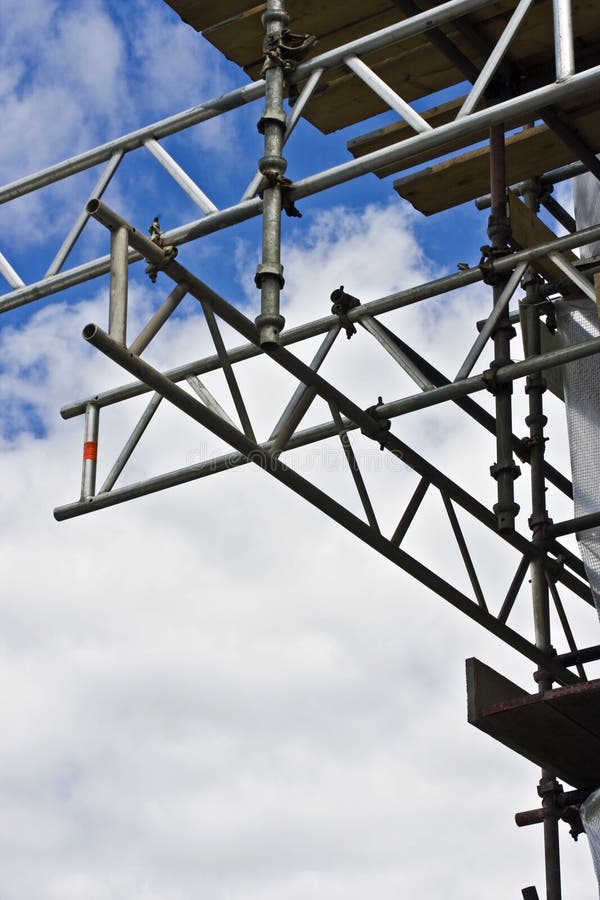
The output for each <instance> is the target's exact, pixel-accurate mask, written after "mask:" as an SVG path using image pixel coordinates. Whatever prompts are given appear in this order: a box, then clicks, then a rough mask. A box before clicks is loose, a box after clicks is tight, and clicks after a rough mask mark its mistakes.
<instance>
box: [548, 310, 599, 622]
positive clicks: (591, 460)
mask: <svg viewBox="0 0 600 900" xmlns="http://www.w3.org/2000/svg"><path fill="white" fill-rule="evenodd" d="M556 319H557V326H558V333H559V336H560V340H561V343H562V344H563V346H569V345H571V344H578V343H580V342H581V341H587V340H589V339H590V338H594V337H598V336H600V328H599V327H598V309H597V307H596V304H595V303H594V302H593V301H592V300H590V299H589V298H587V297H581V298H578V299H575V300H568V301H566V300H565V301H560V302H558V303H557V304H556ZM599 368H600V366H599V361H598V356H596V355H594V356H588V357H586V358H585V359H578V360H576V361H575V362H571V363H568V364H567V365H565V366H563V388H564V396H565V406H566V411H567V429H568V433H569V449H570V454H571V473H572V477H573V501H574V505H575V515H576V516H583V515H587V514H588V513H594V512H597V511H598V510H600V477H599V476H598V466H599V461H600V371H599ZM577 540H578V543H579V549H580V551H581V557H582V559H583V563H584V565H585V568H586V572H587V576H588V578H589V581H590V586H591V588H592V594H593V596H594V602H595V604H596V609H597V610H598V615H599V616H600V527H599V528H593V529H590V530H589V531H584V532H582V533H581V534H580V535H578V536H577Z"/></svg>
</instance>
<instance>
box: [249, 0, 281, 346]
mask: <svg viewBox="0 0 600 900" xmlns="http://www.w3.org/2000/svg"><path fill="white" fill-rule="evenodd" d="M262 22H263V25H264V28H265V44H264V49H265V110H264V114H263V117H262V118H261V120H260V122H259V123H258V129H259V131H261V132H262V133H263V134H264V155H263V156H262V158H261V159H260V160H259V163H258V168H259V171H260V173H261V175H262V176H263V184H264V188H263V195H262V196H263V214H262V222H263V228H262V262H261V263H260V265H259V266H258V269H257V271H256V279H255V281H256V286H257V287H258V288H260V299H261V310H260V315H259V316H257V318H256V326H257V328H258V332H259V339H260V344H261V347H265V348H268V347H270V348H272V347H277V346H278V345H279V333H280V332H281V329H282V328H283V326H284V324H285V319H284V318H283V317H282V316H281V314H280V312H279V296H280V293H281V289H282V288H283V283H284V281H283V266H282V265H281V184H282V180H283V175H284V173H285V170H286V166H287V163H286V161H285V159H284V158H283V156H282V155H281V152H282V147H283V137H284V133H285V123H286V116H285V112H284V110H283V87H284V72H283V65H282V59H281V55H280V52H279V51H280V44H281V36H282V33H283V31H284V30H285V29H286V28H287V25H288V22H289V19H288V16H287V13H286V12H285V9H284V0H268V2H267V10H266V12H264V13H263V16H262Z"/></svg>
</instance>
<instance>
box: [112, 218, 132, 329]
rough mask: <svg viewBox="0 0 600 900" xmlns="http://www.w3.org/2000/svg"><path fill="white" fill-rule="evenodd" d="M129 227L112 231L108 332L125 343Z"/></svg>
mask: <svg viewBox="0 0 600 900" xmlns="http://www.w3.org/2000/svg"><path fill="white" fill-rule="evenodd" d="M127 237H128V235H127V229H126V228H114V229H113V230H112V231H111V233H110V292H109V309H108V333H109V334H110V336H111V337H112V338H114V339H115V341H118V342H119V343H120V344H123V346H124V345H125V342H126V337H127V284H128V272H129V259H128V252H129V245H128V242H127Z"/></svg>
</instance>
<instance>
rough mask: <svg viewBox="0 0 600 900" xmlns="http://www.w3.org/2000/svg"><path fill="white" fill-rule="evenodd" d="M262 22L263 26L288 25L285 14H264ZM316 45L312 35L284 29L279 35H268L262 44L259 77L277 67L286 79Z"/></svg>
mask: <svg viewBox="0 0 600 900" xmlns="http://www.w3.org/2000/svg"><path fill="white" fill-rule="evenodd" d="M262 20H263V25H267V24H268V23H269V22H273V21H278V22H281V23H282V24H283V25H284V26H287V24H288V23H289V18H288V16H287V15H286V14H285V13H265V14H264V15H263V17H262ZM316 43H317V38H316V37H315V35H314V34H293V33H292V32H291V31H290V30H289V29H288V28H286V27H284V28H283V30H282V31H281V33H280V34H268V35H267V36H266V37H265V40H264V42H263V50H264V54H265V61H264V63H263V67H262V72H261V76H262V75H264V73H265V72H266V71H267V70H268V69H273V68H274V67H276V66H278V67H280V68H281V69H283V73H284V76H285V77H286V78H288V77H289V75H290V74H291V73H292V72H293V71H294V69H295V68H296V66H297V65H298V63H301V62H302V60H303V59H304V58H305V57H306V56H307V55H308V54H309V53H310V51H311V50H312V48H313V47H314V46H315V44H316Z"/></svg>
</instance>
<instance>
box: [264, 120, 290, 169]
mask: <svg viewBox="0 0 600 900" xmlns="http://www.w3.org/2000/svg"><path fill="white" fill-rule="evenodd" d="M286 122H287V116H286V114H285V113H284V111H283V110H282V109H270V110H268V111H267V110H265V112H264V115H262V116H261V117H260V119H259V120H258V122H257V123H256V128H257V131H258V133H259V134H264V133H265V125H279V126H280V127H281V129H282V131H285V125H286ZM278 158H279V159H281V157H278ZM260 162H262V160H261V161H260ZM260 162H259V167H260ZM261 171H262V169H261Z"/></svg>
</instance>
